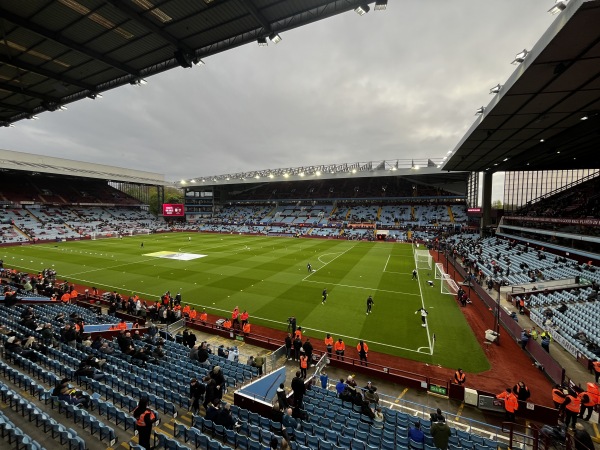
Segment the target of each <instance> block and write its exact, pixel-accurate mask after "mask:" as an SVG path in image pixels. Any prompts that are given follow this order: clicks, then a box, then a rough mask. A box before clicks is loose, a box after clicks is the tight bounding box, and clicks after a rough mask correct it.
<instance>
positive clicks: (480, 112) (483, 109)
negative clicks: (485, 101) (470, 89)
mask: <svg viewBox="0 0 600 450" xmlns="http://www.w3.org/2000/svg"><path fill="white" fill-rule="evenodd" d="M484 112H485V106H482V107H481V108H479V109H477V111H475V115H476V116H481V115H482V114H483V113H484Z"/></svg>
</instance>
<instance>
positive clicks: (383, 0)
mask: <svg viewBox="0 0 600 450" xmlns="http://www.w3.org/2000/svg"><path fill="white" fill-rule="evenodd" d="M387 4H388V0H376V1H375V8H373V9H374V10H375V11H384V10H385V9H387Z"/></svg>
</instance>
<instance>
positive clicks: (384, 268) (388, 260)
mask: <svg viewBox="0 0 600 450" xmlns="http://www.w3.org/2000/svg"><path fill="white" fill-rule="evenodd" d="M390 256H392V255H388V259H387V261H386V262H385V266H383V271H384V272H385V271H386V269H387V265H388V263H389V262H390Z"/></svg>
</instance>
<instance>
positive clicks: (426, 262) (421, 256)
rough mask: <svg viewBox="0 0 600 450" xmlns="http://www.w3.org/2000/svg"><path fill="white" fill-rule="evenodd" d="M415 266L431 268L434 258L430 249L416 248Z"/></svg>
mask: <svg viewBox="0 0 600 450" xmlns="http://www.w3.org/2000/svg"><path fill="white" fill-rule="evenodd" d="M415 266H416V267H417V269H431V268H432V266H433V258H432V257H431V254H430V253H429V250H415Z"/></svg>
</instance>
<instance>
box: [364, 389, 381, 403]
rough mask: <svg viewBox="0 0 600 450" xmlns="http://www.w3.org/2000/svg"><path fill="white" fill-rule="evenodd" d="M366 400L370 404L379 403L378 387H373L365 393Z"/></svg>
mask: <svg viewBox="0 0 600 450" xmlns="http://www.w3.org/2000/svg"><path fill="white" fill-rule="evenodd" d="M365 400H366V401H367V402H369V404H374V405H376V404H378V403H379V394H377V387H376V386H373V387H371V388H370V389H367V390H366V391H365Z"/></svg>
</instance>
